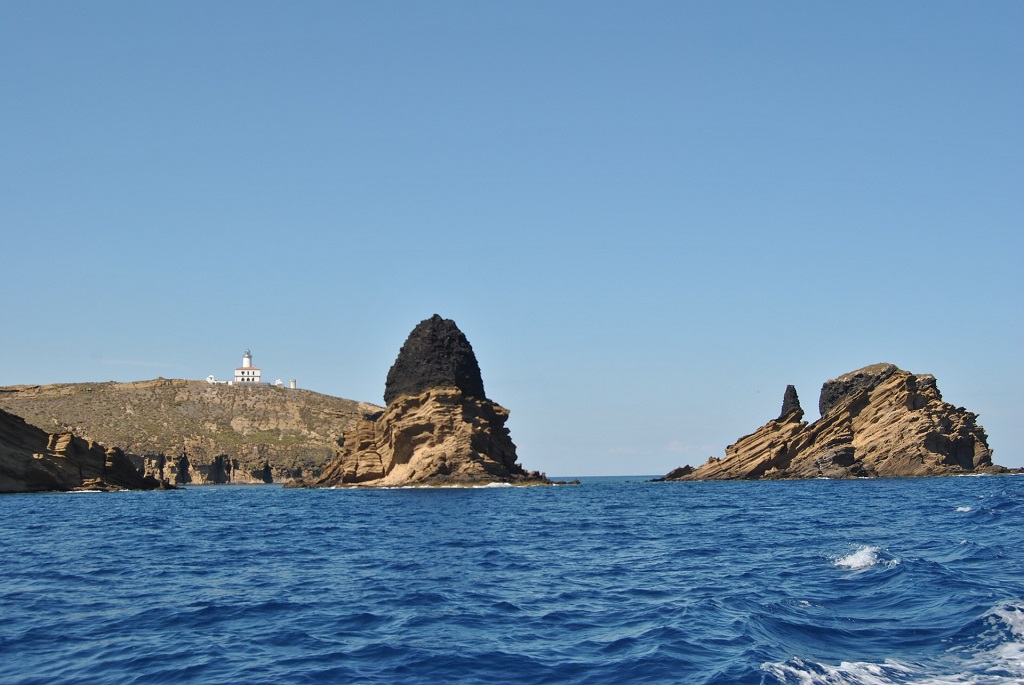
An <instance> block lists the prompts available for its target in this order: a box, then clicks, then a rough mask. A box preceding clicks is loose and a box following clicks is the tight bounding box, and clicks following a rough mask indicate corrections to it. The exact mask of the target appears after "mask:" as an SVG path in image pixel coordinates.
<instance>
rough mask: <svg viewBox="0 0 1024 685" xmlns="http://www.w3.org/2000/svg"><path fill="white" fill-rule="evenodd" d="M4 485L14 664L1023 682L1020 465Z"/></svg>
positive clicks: (204, 675) (59, 677) (87, 674)
mask: <svg viewBox="0 0 1024 685" xmlns="http://www.w3.org/2000/svg"><path fill="white" fill-rule="evenodd" d="M581 480H582V484H581V485H579V486H560V487H555V488H543V487H532V488H481V489H466V488H439V489H395V490H285V489H282V488H280V487H276V486H251V487H246V486H207V487H195V488H189V489H187V490H181V491H173V492H148V493H127V492H126V493H107V494H102V495H94V496H91V497H80V496H77V495H70V494H36V495H9V496H3V497H0V541H2V545H0V570H2V573H0V665H2V667H0V683H4V684H7V683H18V684H29V683H47V684H52V683H90V684H93V685H95V684H103V683H118V684H123V683H139V684H142V683H146V684H151V683H210V684H213V683H250V684H258V683H268V684H269V683H274V684H279V683H425V682H445V683H624V682H630V683H633V682H636V683H697V684H709V685H710V684H715V685H718V684H726V683H729V684H733V683H756V684H780V683H784V684H791V683H792V684H797V683H799V684H809V685H814V684H819V683H820V684H822V685H826V684H827V685H835V684H845V683H850V684H872V685H874V684H888V683H916V684H922V685H925V684H929V685H947V684H955V685H967V684H970V685H1002V684H1004V683H1020V682H1024V478H1020V477H985V478H935V479H910V480H854V481H828V480H816V481H801V482H738V483H737V482H728V483H649V482H644V481H643V480H642V479H641V478H633V479H624V478H584V479H581Z"/></svg>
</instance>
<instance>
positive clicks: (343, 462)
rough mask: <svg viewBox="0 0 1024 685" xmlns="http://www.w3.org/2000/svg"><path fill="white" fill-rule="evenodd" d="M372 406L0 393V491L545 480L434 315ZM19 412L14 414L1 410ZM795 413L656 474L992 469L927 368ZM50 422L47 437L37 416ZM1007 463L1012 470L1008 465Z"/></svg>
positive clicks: (686, 477) (865, 384)
mask: <svg viewBox="0 0 1024 685" xmlns="http://www.w3.org/2000/svg"><path fill="white" fill-rule="evenodd" d="M384 398H385V402H386V406H385V407H378V406H376V405H373V404H369V403H365V402H354V401H351V400H343V399H340V398H332V397H329V396H326V395H319V394H317V393H310V392H308V391H296V390H282V389H280V388H270V387H268V388H257V387H237V388H235V387H228V386H223V385H221V386H213V385H209V384H207V383H204V382H201V381H180V380H178V381H176V380H166V379H156V380H153V381H141V382H137V383H100V384H67V385H53V386H14V387H8V388H0V492H35V491H41V490H75V489H101V490H102V489H158V488H170V487H174V486H175V485H192V484H196V485H199V484H226V483H238V484H255V483H275V482H276V483H282V482H283V483H285V485H286V486H287V487H314V488H333V487H385V488H386V487H407V486H421V487H432V486H479V485H487V484H508V485H551V484H554V483H552V481H550V480H549V479H548V478H547V476H546V475H545V474H543V473H541V472H539V471H528V470H526V469H525V468H523V466H522V465H520V464H519V462H518V458H517V454H516V446H515V444H514V443H513V442H512V438H511V435H510V433H509V430H508V428H507V427H506V422H507V420H508V416H509V412H508V410H507V409H505V408H504V407H502V406H501V405H499V404H497V403H496V402H494V401H492V400H491V399H489V398H488V397H487V395H486V393H485V391H484V384H483V378H482V375H481V373H480V368H479V365H478V363H477V360H476V355H475V354H474V352H473V348H472V346H471V345H470V344H469V341H468V340H467V339H466V336H465V335H464V334H463V333H462V331H461V330H459V328H458V326H457V325H456V324H455V322H454V321H451V320H450V319H443V318H441V317H440V316H439V315H437V314H435V315H434V316H432V317H431V318H429V319H426V320H424V321H421V322H420V323H419V324H418V325H417V326H416V327H415V328H414V329H413V330H412V332H411V333H410V334H409V336H408V338H407V340H406V341H405V343H404V344H403V345H402V347H401V349H400V350H399V353H398V355H397V357H396V359H395V362H394V364H393V365H392V367H391V369H390V370H389V371H388V374H387V379H386V382H385V388H384ZM14 407H17V408H20V409H24V410H26V413H25V415H24V416H22V414H21V412H17V413H15V412H13V411H11V409H12V408H14ZM818 409H819V413H820V416H821V418H819V419H818V420H816V421H814V422H811V423H808V422H807V421H804V420H803V417H804V411H803V408H802V407H801V404H800V398H799V396H798V394H797V390H796V388H795V387H793V386H792V385H790V386H787V387H786V389H785V392H784V394H783V402H782V409H781V411H780V413H779V416H778V417H777V418H775V419H772V420H770V421H768V423H766V424H765V425H763V426H761V427H760V428H758V429H757V430H756V431H754V432H753V433H751V434H749V435H746V436H744V437H741V438H740V439H738V440H737V441H736V442H735V443H734V444H732V445H729V446H728V447H727V448H726V450H725V456H723V457H711V458H709V459H708V460H707V462H705V463H704V464H702V465H701V466H698V467H693V466H689V465H687V466H682V467H679V468H677V469H674V470H673V471H671V472H669V473H668V474H666V475H664V476H663V477H661V478H658V479H656V480H659V481H696V480H784V479H801V478H863V477H869V478H871V477H916V476H947V475H964V474H999V473H1011V472H1012V471H1011V470H1009V469H1006V468H1003V467H1001V466H998V465H995V464H993V462H992V450H991V449H990V448H989V446H988V437H987V435H986V433H985V429H984V428H983V427H982V426H980V425H979V424H978V422H977V415H976V414H974V413H972V412H970V411H967V410H966V409H965V408H963V407H955V406H953V405H951V404H949V403H947V402H944V401H943V399H942V395H941V393H940V392H939V389H938V385H937V382H936V380H935V377H934V376H931V375H928V374H914V373H910V372H908V371H904V370H903V369H900V368H898V367H897V366H895V365H893V364H886V363H883V364H874V365H871V366H867V367H864V368H862V369H858V370H856V371H852V372H850V373H847V374H843V375H841V376H839V377H837V378H834V379H832V380H829V381H826V382H825V383H824V384H823V385H822V388H821V392H820V394H819V398H818ZM44 425H46V426H50V425H52V426H53V427H54V429H53V430H51V431H47V430H45V429H44V428H42V427H41V426H44ZM1014 471H1020V469H1015V470H1014Z"/></svg>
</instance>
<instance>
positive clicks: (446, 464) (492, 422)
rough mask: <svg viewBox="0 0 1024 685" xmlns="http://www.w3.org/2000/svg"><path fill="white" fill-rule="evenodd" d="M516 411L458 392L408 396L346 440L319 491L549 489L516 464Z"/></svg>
mask: <svg viewBox="0 0 1024 685" xmlns="http://www.w3.org/2000/svg"><path fill="white" fill-rule="evenodd" d="M507 419H508V410H507V409H505V408H504V407H501V406H499V405H497V404H495V403H494V402H491V401H490V400H487V399H478V398H474V397H469V396H467V395H466V394H465V393H463V392H462V391H461V390H459V389H458V388H431V389H429V390H426V391H425V392H422V393H420V394H419V395H400V396H398V397H397V398H396V399H395V400H393V401H392V402H391V404H389V405H388V407H387V409H386V410H385V411H384V412H383V413H381V414H378V415H374V416H371V417H367V418H366V419H364V420H363V421H360V422H359V424H358V425H357V426H356V428H355V429H354V430H353V431H351V432H350V433H348V434H346V436H345V444H344V445H343V446H342V447H341V449H339V451H338V457H337V459H335V460H334V461H333V462H332V463H331V464H330V465H329V466H328V467H327V468H325V469H324V473H323V476H322V477H321V479H320V480H319V481H318V485H321V486H330V485H375V486H380V487H394V486H403V485H475V484H483V483H493V482H507V483H527V482H543V481H544V478H543V476H542V475H541V474H539V473H536V472H534V473H532V474H531V473H527V472H526V471H525V470H524V469H523V468H522V467H521V466H520V465H519V464H518V463H516V448H515V445H514V444H513V443H512V439H511V436H510V435H509V431H508V429H507V428H506V427H505V421H506V420H507Z"/></svg>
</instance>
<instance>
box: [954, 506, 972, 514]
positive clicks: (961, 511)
mask: <svg viewBox="0 0 1024 685" xmlns="http://www.w3.org/2000/svg"><path fill="white" fill-rule="evenodd" d="M956 511H959V512H960V513H967V512H968V511H974V507H957V508H956Z"/></svg>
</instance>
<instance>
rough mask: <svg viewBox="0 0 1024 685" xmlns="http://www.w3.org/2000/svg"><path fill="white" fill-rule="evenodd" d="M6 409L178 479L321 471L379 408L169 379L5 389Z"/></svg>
mask: <svg viewBox="0 0 1024 685" xmlns="http://www.w3.org/2000/svg"><path fill="white" fill-rule="evenodd" d="M0 408H2V409H6V410H7V411H10V412H12V413H14V414H17V415H18V416H22V417H24V418H25V420H26V421H28V422H29V423H31V424H33V425H35V426H38V427H40V428H42V429H44V430H46V431H49V432H53V433H71V432H73V433H75V434H76V435H80V436H83V437H84V438H86V439H88V440H93V441H96V442H99V443H102V444H105V445H109V446H114V447H117V448H119V449H121V450H122V451H123V452H124V453H126V454H127V456H128V458H129V459H130V460H131V461H132V462H133V463H134V464H135V465H136V467H137V468H138V469H139V470H141V471H142V472H144V473H145V474H147V475H151V476H154V477H155V478H158V479H166V480H169V481H170V482H172V483H178V484H206V483H269V482H281V481H288V480H291V479H293V478H300V477H316V476H318V475H319V474H320V469H321V468H322V466H323V465H324V464H325V463H326V462H328V461H329V460H331V459H332V458H333V457H334V454H335V450H336V449H337V447H338V440H339V439H340V438H341V435H342V434H343V433H344V431H345V430H347V429H349V428H351V427H353V426H354V425H355V424H356V422H357V421H359V419H360V418H361V417H362V416H363V415H364V414H366V413H368V412H372V411H376V410H379V409H380V407H376V406H375V405H372V404H368V403H365V402H354V401H352V400H345V399H340V398H337V397H331V396H329V395H322V394H319V393H315V392H310V391H308V390H291V389H286V388H278V387H272V386H258V387H245V386H238V385H234V386H229V385H211V384H209V383H206V382H205V381H186V380H165V379H156V380H152V381H140V382H136V383H113V382H111V383H76V384H61V385H44V386H12V387H5V388H0Z"/></svg>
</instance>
